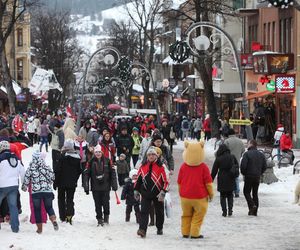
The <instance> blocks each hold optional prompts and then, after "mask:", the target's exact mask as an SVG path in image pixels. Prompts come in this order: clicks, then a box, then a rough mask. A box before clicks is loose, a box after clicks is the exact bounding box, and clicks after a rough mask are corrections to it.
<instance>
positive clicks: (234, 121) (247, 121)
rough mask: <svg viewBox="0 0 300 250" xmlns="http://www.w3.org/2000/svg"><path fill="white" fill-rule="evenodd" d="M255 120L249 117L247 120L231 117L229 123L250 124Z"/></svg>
mask: <svg viewBox="0 0 300 250" xmlns="http://www.w3.org/2000/svg"><path fill="white" fill-rule="evenodd" d="M252 123H253V122H252V121H250V120H249V119H245V120H240V119H230V120H229V124H230V125H246V126H249V125H251V124H252Z"/></svg>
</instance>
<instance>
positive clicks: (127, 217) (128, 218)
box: [125, 213, 130, 222]
mask: <svg viewBox="0 0 300 250" xmlns="http://www.w3.org/2000/svg"><path fill="white" fill-rule="evenodd" d="M125 221H126V222H129V221H130V213H126V217H125Z"/></svg>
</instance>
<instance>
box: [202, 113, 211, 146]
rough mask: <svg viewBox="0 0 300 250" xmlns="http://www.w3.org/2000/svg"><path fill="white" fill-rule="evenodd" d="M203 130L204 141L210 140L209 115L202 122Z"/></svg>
mask: <svg viewBox="0 0 300 250" xmlns="http://www.w3.org/2000/svg"><path fill="white" fill-rule="evenodd" d="M203 130H204V134H205V137H204V140H209V139H210V138H211V120H210V116H209V114H207V115H206V116H205V120H204V122H203Z"/></svg>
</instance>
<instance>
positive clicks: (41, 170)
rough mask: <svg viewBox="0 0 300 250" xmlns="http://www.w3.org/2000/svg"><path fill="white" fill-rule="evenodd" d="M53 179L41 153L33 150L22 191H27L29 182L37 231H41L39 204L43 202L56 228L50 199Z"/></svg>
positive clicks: (51, 198)
mask: <svg viewBox="0 0 300 250" xmlns="http://www.w3.org/2000/svg"><path fill="white" fill-rule="evenodd" d="M53 181H54V173H53V171H52V169H51V168H50V167H49V166H47V165H46V163H45V161H44V160H43V159H42V157H41V153H40V152H38V151H35V152H34V153H33V155H32V161H31V163H30V164H29V167H28V168H27V170H26V174H25V178H24V183H23V186H22V190H23V191H27V188H28V185H29V183H31V185H32V200H33V206H34V214H35V220H36V226H37V231H36V232H37V233H38V234H41V233H42V231H43V224H42V215H41V204H42V201H43V202H44V206H45V209H46V211H47V213H48V215H49V219H50V221H51V222H52V224H53V227H54V230H58V224H57V222H56V216H55V212H54V210H53V206H52V201H53V199H54V194H53V192H52V183H53Z"/></svg>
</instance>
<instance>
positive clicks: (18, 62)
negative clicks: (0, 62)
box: [17, 59, 23, 81]
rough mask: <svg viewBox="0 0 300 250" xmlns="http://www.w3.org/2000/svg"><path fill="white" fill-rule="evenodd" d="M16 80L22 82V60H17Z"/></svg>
mask: <svg viewBox="0 0 300 250" xmlns="http://www.w3.org/2000/svg"><path fill="white" fill-rule="evenodd" d="M17 78H18V79H17V80H19V81H22V80H23V60H22V59H17Z"/></svg>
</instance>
